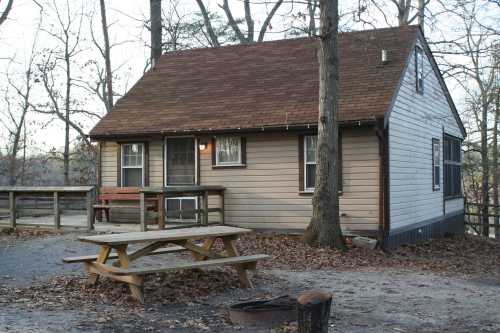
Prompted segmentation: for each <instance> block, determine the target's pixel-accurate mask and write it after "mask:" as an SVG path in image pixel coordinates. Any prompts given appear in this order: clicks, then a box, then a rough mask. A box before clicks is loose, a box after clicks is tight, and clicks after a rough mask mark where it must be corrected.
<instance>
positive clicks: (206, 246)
mask: <svg viewBox="0 0 500 333" xmlns="http://www.w3.org/2000/svg"><path fill="white" fill-rule="evenodd" d="M215 239H216V238H215V237H210V238H207V239H205V240H204V241H203V244H202V245H201V247H202V248H203V249H205V250H207V251H210V249H211V248H212V246H213V245H214V242H215ZM191 253H192V254H193V257H194V259H195V260H206V259H207V256H204V255H202V254H199V253H196V252H191Z"/></svg>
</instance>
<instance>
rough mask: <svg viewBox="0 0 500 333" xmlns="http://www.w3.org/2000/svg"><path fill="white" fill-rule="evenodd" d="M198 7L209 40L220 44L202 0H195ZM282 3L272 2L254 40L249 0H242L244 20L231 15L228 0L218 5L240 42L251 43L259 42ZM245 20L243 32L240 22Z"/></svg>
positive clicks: (216, 44) (214, 43)
mask: <svg viewBox="0 0 500 333" xmlns="http://www.w3.org/2000/svg"><path fill="white" fill-rule="evenodd" d="M196 2H197V4H198V7H199V9H200V12H201V14H202V16H203V19H204V24H205V28H206V30H207V32H208V35H209V37H210V41H211V42H212V45H213V46H220V43H219V41H218V39H217V37H216V35H215V33H214V29H213V27H212V23H211V18H210V16H209V13H208V11H207V9H206V6H205V5H204V3H203V0H196ZM282 4H283V0H277V1H276V2H274V4H273V6H272V8H271V10H270V11H269V13H267V15H266V18H265V19H264V21H263V23H262V25H261V27H260V29H259V34H258V37H257V40H255V32H256V31H255V21H254V18H253V15H252V11H251V3H250V0H243V8H244V11H245V18H244V20H240V19H236V18H235V17H234V15H233V12H232V10H231V8H230V6H229V1H228V0H223V2H222V5H219V7H220V8H221V9H222V10H223V11H224V14H225V15H226V18H227V21H228V24H229V26H230V27H231V28H232V30H233V32H234V34H235V36H236V39H237V40H238V41H239V42H240V43H242V44H245V43H252V42H255V41H258V42H261V41H263V40H264V37H265V34H266V32H267V31H268V30H269V27H270V26H271V21H272V19H273V17H274V15H275V14H276V12H277V11H278V9H279V8H280V6H281V5H282ZM241 22H245V23H246V32H244V31H243V30H242V29H241V28H240V23H241Z"/></svg>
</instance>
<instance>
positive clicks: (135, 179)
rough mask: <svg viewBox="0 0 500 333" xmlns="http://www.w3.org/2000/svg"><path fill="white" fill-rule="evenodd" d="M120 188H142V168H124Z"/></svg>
mask: <svg viewBox="0 0 500 333" xmlns="http://www.w3.org/2000/svg"><path fill="white" fill-rule="evenodd" d="M122 171H123V184H122V186H125V187H126V186H137V187H142V168H137V169H136V168H124V169H122Z"/></svg>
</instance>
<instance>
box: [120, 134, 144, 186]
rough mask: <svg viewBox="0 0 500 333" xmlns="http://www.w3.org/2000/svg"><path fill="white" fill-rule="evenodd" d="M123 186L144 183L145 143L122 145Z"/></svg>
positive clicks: (141, 184)
mask: <svg viewBox="0 0 500 333" xmlns="http://www.w3.org/2000/svg"><path fill="white" fill-rule="evenodd" d="M121 149H122V151H121V155H122V168H121V169H122V170H121V171H122V186H123V187H127V186H138V187H142V186H143V184H144V144H142V143H126V144H122V145H121Z"/></svg>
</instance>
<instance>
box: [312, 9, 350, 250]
mask: <svg viewBox="0 0 500 333" xmlns="http://www.w3.org/2000/svg"><path fill="white" fill-rule="evenodd" d="M338 18H339V16H338V1H337V0H321V1H320V39H321V43H320V50H319V59H318V61H319V115H318V142H317V148H316V179H315V190H314V196H313V199H312V204H313V216H312V218H311V222H310V224H309V226H308V227H307V230H306V232H305V235H304V239H305V241H306V242H307V243H308V244H310V245H319V246H321V247H331V248H337V249H341V250H345V249H346V245H345V240H344V238H343V236H342V230H341V229H340V218H339V196H338V181H337V179H338V123H337V118H338V113H339V96H340V93H339V90H340V88H339V86H340V85H339V49H338Z"/></svg>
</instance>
